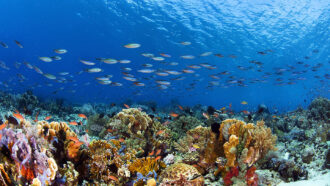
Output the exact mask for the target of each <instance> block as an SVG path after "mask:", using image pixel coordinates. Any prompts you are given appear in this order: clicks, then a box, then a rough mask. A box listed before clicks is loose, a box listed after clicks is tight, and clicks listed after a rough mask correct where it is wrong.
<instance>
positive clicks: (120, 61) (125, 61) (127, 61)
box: [119, 59, 131, 64]
mask: <svg viewBox="0 0 330 186" xmlns="http://www.w3.org/2000/svg"><path fill="white" fill-rule="evenodd" d="M119 63H121V64H128V63H131V60H128V59H122V60H119Z"/></svg>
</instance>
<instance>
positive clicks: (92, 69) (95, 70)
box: [85, 68, 103, 73]
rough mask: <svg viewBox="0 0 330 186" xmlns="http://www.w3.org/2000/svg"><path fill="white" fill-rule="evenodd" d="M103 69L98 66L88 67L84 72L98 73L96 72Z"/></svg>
mask: <svg viewBox="0 0 330 186" xmlns="http://www.w3.org/2000/svg"><path fill="white" fill-rule="evenodd" d="M102 71H103V70H102V69H100V68H90V69H86V70H85V72H88V73H98V72H102Z"/></svg>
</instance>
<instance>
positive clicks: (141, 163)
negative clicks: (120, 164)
mask: <svg viewBox="0 0 330 186" xmlns="http://www.w3.org/2000/svg"><path fill="white" fill-rule="evenodd" d="M165 167H166V165H165V163H164V162H162V161H158V160H156V159H155V158H154V157H146V158H140V159H136V160H135V161H133V162H132V163H131V164H130V165H129V166H128V169H129V170H130V171H131V173H137V172H139V173H141V174H142V175H144V176H146V175H147V174H148V173H149V172H152V171H156V172H157V171H158V170H160V169H161V168H165Z"/></svg>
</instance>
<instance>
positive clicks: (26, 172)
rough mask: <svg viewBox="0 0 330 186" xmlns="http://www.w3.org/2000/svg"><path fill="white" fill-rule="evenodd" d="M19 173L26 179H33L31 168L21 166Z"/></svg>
mask: <svg viewBox="0 0 330 186" xmlns="http://www.w3.org/2000/svg"><path fill="white" fill-rule="evenodd" d="M21 175H22V176H23V177H24V178H25V179H27V180H33V178H34V173H33V169H30V168H26V167H25V166H22V169H21Z"/></svg>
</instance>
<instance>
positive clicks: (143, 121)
mask: <svg viewBox="0 0 330 186" xmlns="http://www.w3.org/2000/svg"><path fill="white" fill-rule="evenodd" d="M114 119H118V120H120V121H121V122H122V124H123V125H127V126H128V129H129V131H128V132H129V133H131V134H137V135H139V136H143V133H144V131H145V130H146V129H147V128H148V126H149V125H150V124H151V122H152V120H151V118H150V117H149V116H148V115H147V114H146V113H145V112H142V111H140V110H139V109H137V108H129V109H123V110H122V111H121V112H119V113H118V114H117V115H116V116H115V117H114Z"/></svg>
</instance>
